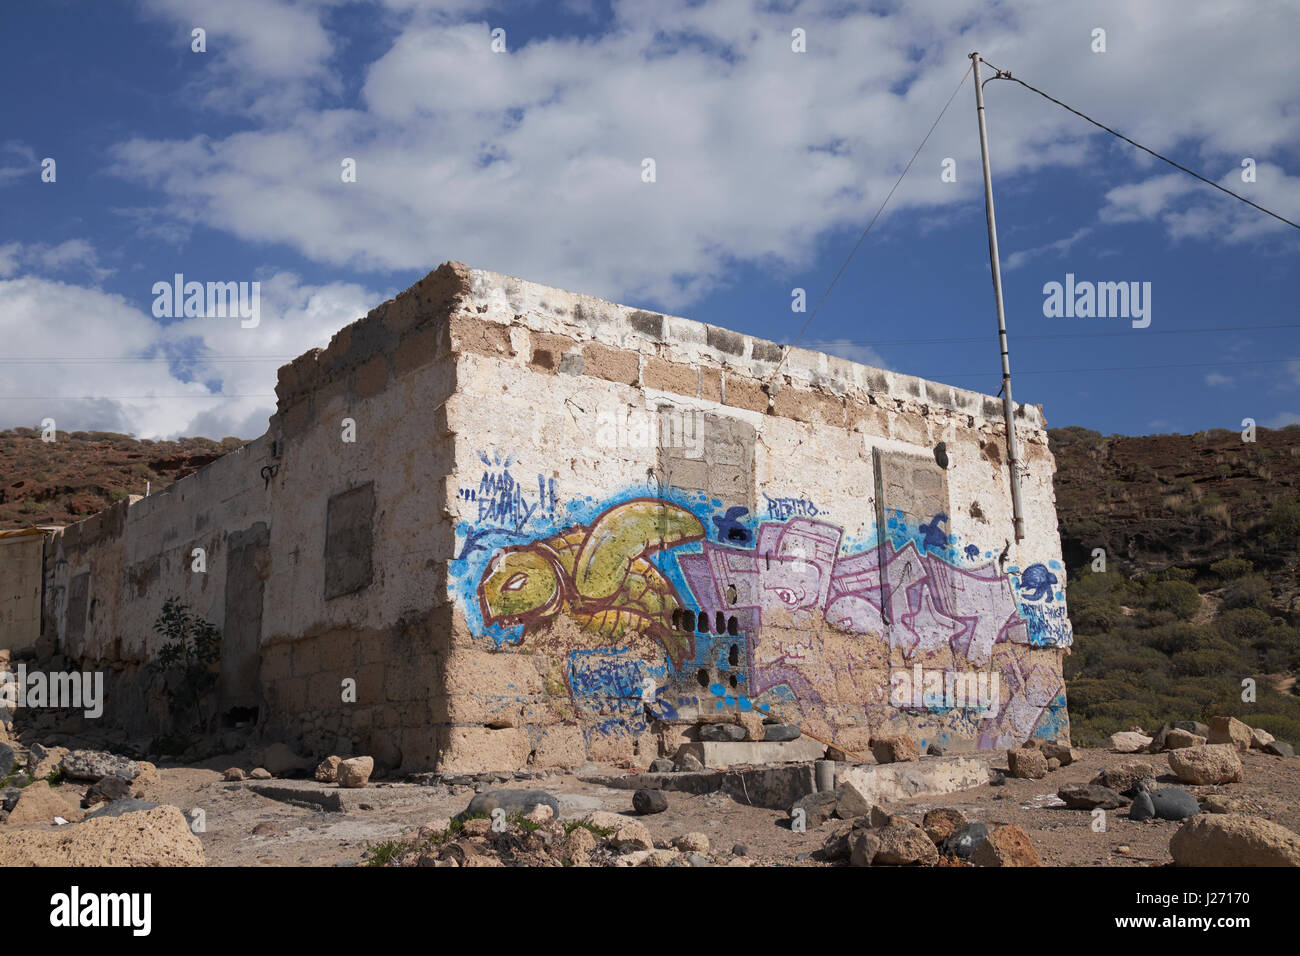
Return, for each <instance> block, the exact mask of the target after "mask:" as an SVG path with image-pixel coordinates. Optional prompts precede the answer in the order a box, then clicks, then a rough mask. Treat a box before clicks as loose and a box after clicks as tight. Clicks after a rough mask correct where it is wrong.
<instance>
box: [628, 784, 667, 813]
mask: <svg viewBox="0 0 1300 956" xmlns="http://www.w3.org/2000/svg"><path fill="white" fill-rule="evenodd" d="M632 809H634V810H635V811H636V812H637V813H639V814H641V815H643V816H645V815H648V814H651V813H663V812H664V811H665V810H667V809H668V798H667V797H665V796H664V792H663V791H662V790H647V789H645V788H642V789H640V790H638V791H637V792H636V793H634V794H632Z"/></svg>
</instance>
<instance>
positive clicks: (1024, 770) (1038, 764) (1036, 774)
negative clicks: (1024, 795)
mask: <svg viewBox="0 0 1300 956" xmlns="http://www.w3.org/2000/svg"><path fill="white" fill-rule="evenodd" d="M1007 766H1008V768H1010V770H1011V776H1013V777H1019V778H1021V779H1022V780H1039V779H1041V778H1043V777H1046V776H1047V758H1046V757H1044V756H1043V752H1042V751H1041V750H1039V749H1037V748H1036V747H1035V748H1032V749H1031V748H1028V747H1022V748H1019V749H1016V750H1008V751H1007Z"/></svg>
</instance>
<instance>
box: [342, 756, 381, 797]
mask: <svg viewBox="0 0 1300 956" xmlns="http://www.w3.org/2000/svg"><path fill="white" fill-rule="evenodd" d="M374 771H375V759H374V758H373V757H350V758H349V759H347V760H343V761H340V762H339V772H338V784H339V786H340V787H343V788H344V789H347V790H359V789H360V788H362V787H364V786H365V785H366V784H367V783H369V782H370V775H371V774H372V773H374Z"/></svg>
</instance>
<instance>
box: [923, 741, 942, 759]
mask: <svg viewBox="0 0 1300 956" xmlns="http://www.w3.org/2000/svg"><path fill="white" fill-rule="evenodd" d="M943 754H944V749H943V748H942V747H940V746H939V745H938V744H929V745H928V746H927V747H926V748H925V755H926V756H927V757H942V756H943Z"/></svg>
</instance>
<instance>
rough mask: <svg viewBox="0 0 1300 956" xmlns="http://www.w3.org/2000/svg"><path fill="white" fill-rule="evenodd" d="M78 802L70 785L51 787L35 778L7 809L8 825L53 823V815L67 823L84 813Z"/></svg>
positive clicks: (72, 821)
mask: <svg viewBox="0 0 1300 956" xmlns="http://www.w3.org/2000/svg"><path fill="white" fill-rule="evenodd" d="M80 803H81V801H80V800H79V799H78V796H77V794H75V793H73V792H72V788H71V787H68V788H66V789H65V788H63V787H51V786H50V785H49V783H47V782H46V781H44V780H37V781H36V782H35V783H32V784H28V785H27V786H26V787H24V788H23V792H22V794H21V795H20V796H19V797H18V802H17V803H15V804H14V808H13V809H12V810H10V811H9V820H8V822H9V824H10V825H15V824H20V823H53V822H54V818H55V817H62V818H63V819H64V820H67V821H68V822H69V823H75V822H76V821H78V820H80V819H81V818H82V816H83V815H84V812H83V811H82V809H81V806H80ZM5 839H8V838H7V837H6V838H5ZM0 842H3V840H0Z"/></svg>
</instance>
